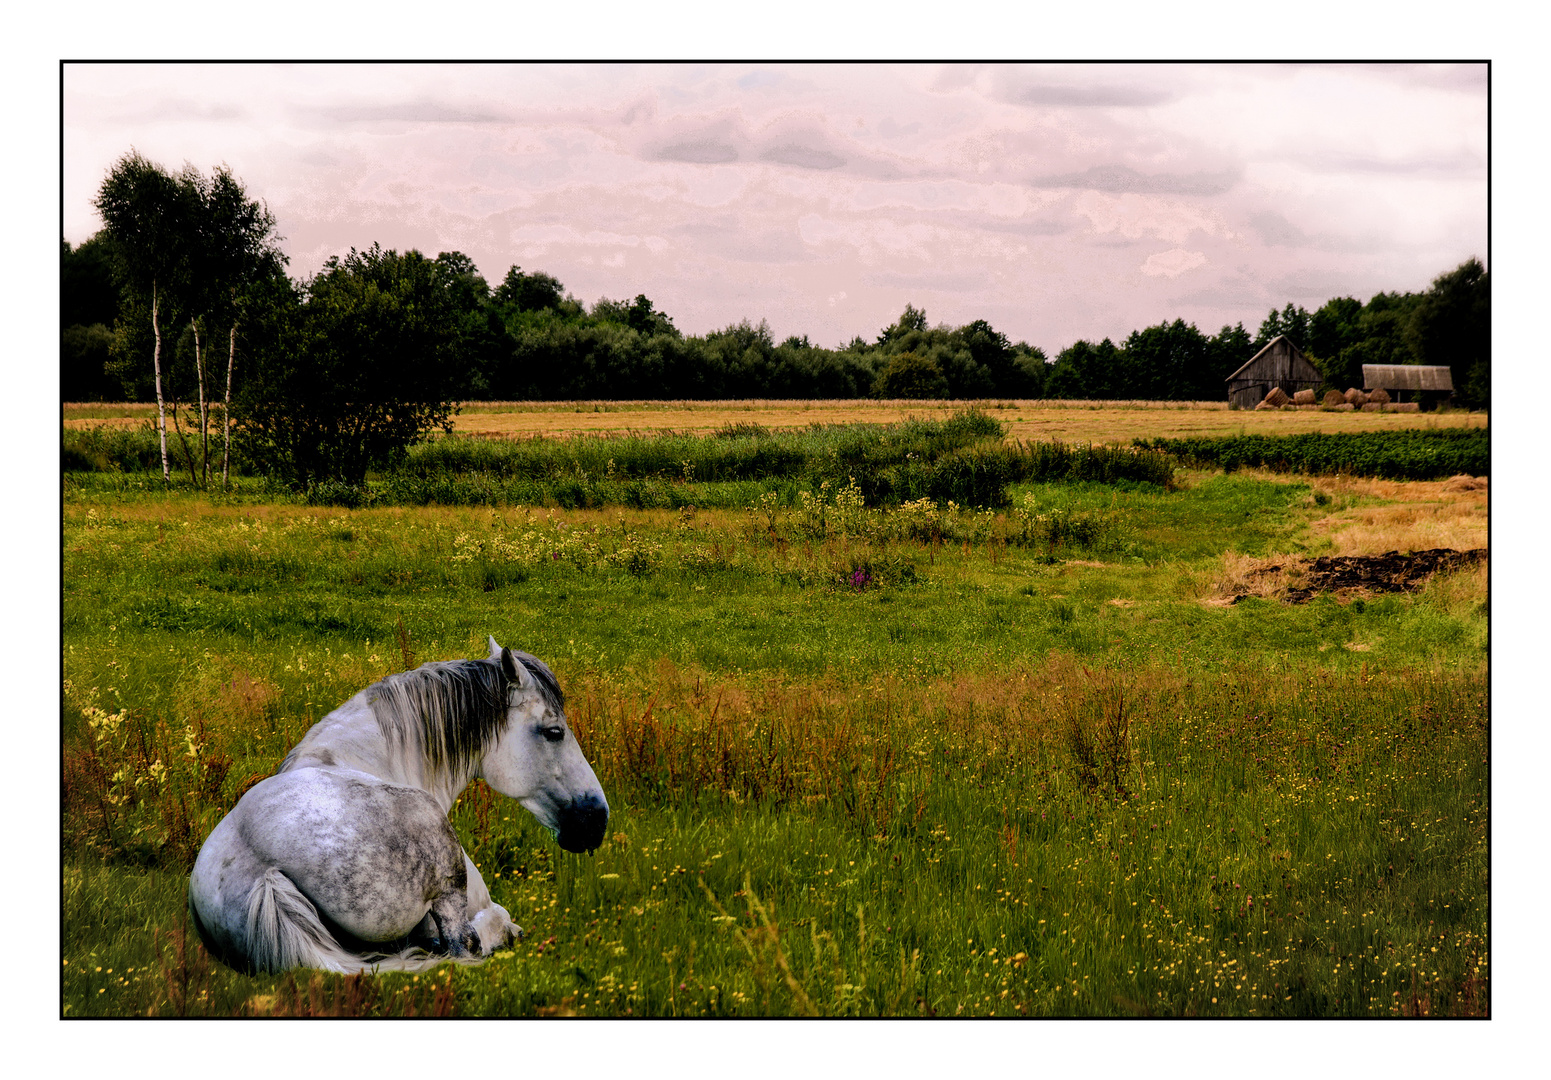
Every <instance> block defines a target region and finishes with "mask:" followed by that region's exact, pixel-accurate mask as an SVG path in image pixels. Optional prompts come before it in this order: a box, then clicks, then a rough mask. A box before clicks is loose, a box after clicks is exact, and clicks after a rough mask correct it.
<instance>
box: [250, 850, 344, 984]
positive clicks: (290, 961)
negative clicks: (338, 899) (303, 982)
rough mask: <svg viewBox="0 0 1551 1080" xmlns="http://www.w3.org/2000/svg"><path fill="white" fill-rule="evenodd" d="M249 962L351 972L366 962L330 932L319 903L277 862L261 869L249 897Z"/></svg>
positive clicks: (270, 967) (258, 967) (265, 967)
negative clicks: (316, 905) (319, 910)
mask: <svg viewBox="0 0 1551 1080" xmlns="http://www.w3.org/2000/svg"><path fill="white" fill-rule="evenodd" d="M247 939H248V962H249V963H250V964H252V966H253V970H254V971H258V972H263V971H276V972H278V971H287V970H289V969H291V968H294V967H309V968H321V969H323V970H324V971H339V972H344V973H346V974H353V973H355V972H358V971H365V970H367V969H368V968H369V967H370V965H368V964H365V963H363V962H362V959H361V957H359V956H357V955H355V954H354V953H352V952H350V951H349V950H347V949H346V948H344V946H342V945H340V944H339V942H337V941H335V940H334V935H333V934H331V933H329V931H328V928H327V927H326V926H324V925H323V920H322V919H320V918H318V909H317V908H315V907H313V906H312V901H311V900H309V899H307V897H305V896H304V895H302V891H301V890H300V889H298V888H297V887H296V883H295V882H293V881H292V880H291V879H290V878H288V877H286V876H285V874H284V873H283V872H282V871H281V870H280V868H279V867H277V866H271V867H270V868H269V869H268V870H266V871H264V874H263V876H262V877H260V878H259V879H258V881H257V882H256V883H255V884H254V886H253V892H252V893H251V894H250V895H249V897H248V933H247Z"/></svg>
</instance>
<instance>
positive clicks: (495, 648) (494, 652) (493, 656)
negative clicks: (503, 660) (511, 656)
mask: <svg viewBox="0 0 1551 1080" xmlns="http://www.w3.org/2000/svg"><path fill="white" fill-rule="evenodd" d="M500 656H501V646H499V645H497V644H496V643H495V635H494V634H491V635H490V655H489V656H487V657H485V659H486V660H498V659H500Z"/></svg>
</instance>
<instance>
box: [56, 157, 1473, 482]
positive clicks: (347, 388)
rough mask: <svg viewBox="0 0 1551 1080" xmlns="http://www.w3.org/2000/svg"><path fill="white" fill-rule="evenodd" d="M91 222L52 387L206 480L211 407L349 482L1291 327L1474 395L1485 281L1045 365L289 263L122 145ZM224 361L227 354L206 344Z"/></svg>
mask: <svg viewBox="0 0 1551 1080" xmlns="http://www.w3.org/2000/svg"><path fill="white" fill-rule="evenodd" d="M96 206H97V209H98V210H99V212H100V213H101V215H102V218H103V222H104V228H103V230H102V231H101V232H99V233H98V234H97V235H95V236H93V237H92V238H91V239H89V240H87V241H86V242H84V243H82V244H81V245H79V246H77V247H72V246H71V245H70V244H69V243H64V244H63V249H62V267H61V286H62V298H63V303H62V323H63V325H62V328H61V329H62V335H61V392H62V396H63V399H64V400H68V401H93V400H129V401H156V402H158V431H159V433H160V434H161V439H162V444H163V447H164V453H163V458H164V462H163V471H164V474H170V466H169V464H168V462H167V460H166V455H165V445H166V440H167V439H168V438H169V437H171V438H174V439H180V440H183V442H184V445H185V448H186V449H187V450H188V451H189V452H188V453H186V454H185V455H183V459H184V460H187V461H189V462H195V461H197V462H198V465H197V466H196V465H193V464H190V465H189V469H190V471H191V474H192V475H193V478H194V480H195V481H196V482H197V483H200V484H207V483H209V482H210V473H211V470H212V467H213V453H214V450H213V449H212V439H215V435H214V433H213V431H212V424H213V423H214V422H215V420H216V418H217V417H218V418H219V423H220V434H219V438H218V439H215V441H216V442H218V443H219V447H220V460H221V463H222V472H223V475H224V474H225V471H226V469H227V467H228V463H229V460H230V444H231V439H232V437H233V435H234V434H235V437H236V438H238V439H240V440H242V441H243V443H244V447H245V449H246V450H247V451H248V452H249V454H250V456H251V458H252V459H253V460H255V461H259V462H263V463H265V464H266V467H268V468H270V469H272V470H273V471H276V472H278V473H281V474H283V475H286V476H288V477H290V478H292V479H293V480H296V481H299V482H303V483H305V482H307V481H309V480H310V479H312V478H316V477H319V476H325V475H330V476H345V477H352V478H355V479H357V480H358V479H359V478H360V477H362V476H364V474H365V470H366V468H367V467H368V466H369V465H370V464H371V463H379V462H382V461H384V460H386V459H387V458H388V457H391V456H392V455H393V454H394V453H396V452H398V451H399V450H401V449H402V447H403V446H404V445H406V444H407V442H408V441H410V440H412V439H413V438H415V437H417V436H419V435H421V434H424V433H425V432H427V431H429V430H434V429H436V428H442V429H447V428H449V426H450V418H451V415H452V413H453V412H454V410H455V407H456V406H455V403H456V402H458V401H466V400H577V399H584V400H585V399H610V398H615V399H618V398H659V399H661V398H700V399H714V398H858V397H866V396H877V397H888V398H957V399H967V398H987V397H1016V398H1038V397H1046V398H1101V399H1114V398H1121V399H1154V400H1216V399H1220V398H1221V397H1222V396H1223V395H1224V393H1225V384H1224V380H1225V378H1226V377H1227V375H1228V374H1230V373H1231V372H1232V371H1234V370H1235V369H1237V368H1238V367H1239V366H1240V365H1242V364H1243V363H1244V362H1245V361H1246V360H1248V359H1249V358H1250V356H1251V355H1253V354H1254V352H1255V351H1257V350H1258V349H1259V348H1260V347H1262V346H1264V345H1265V344H1266V343H1268V342H1269V341H1270V340H1272V339H1273V338H1274V337H1276V336H1277V335H1278V334H1286V335H1287V336H1288V337H1289V338H1291V339H1292V341H1293V342H1294V344H1297V345H1298V346H1299V347H1300V348H1301V349H1303V351H1304V352H1305V353H1306V354H1307V355H1308V356H1309V357H1310V359H1311V360H1312V361H1313V362H1314V364H1315V365H1316V367H1318V368H1319V369H1320V371H1321V373H1322V374H1323V375H1324V376H1325V378H1326V380H1327V382H1328V384H1329V385H1330V386H1332V387H1335V388H1337V389H1344V388H1345V387H1346V386H1352V385H1358V386H1360V385H1361V365H1362V364H1364V363H1443V364H1448V365H1450V366H1451V367H1453V368H1454V371H1455V385H1456V387H1457V388H1459V390H1460V393H1459V395H1458V396H1459V398H1460V399H1461V400H1463V401H1465V402H1466V403H1467V404H1472V405H1484V404H1485V403H1486V399H1487V387H1488V366H1487V349H1486V342H1487V313H1488V281H1487V274H1486V271H1485V270H1484V268H1483V267H1482V266H1481V264H1480V263H1479V262H1478V261H1477V260H1474V259H1471V260H1469V261H1468V262H1466V263H1465V264H1463V265H1462V266H1460V267H1459V268H1458V269H1456V270H1454V271H1452V272H1450V273H1448V274H1444V275H1442V276H1441V277H1439V278H1438V279H1437V280H1436V281H1435V282H1434V283H1433V286H1432V288H1431V289H1429V290H1428V291H1426V292H1424V293H1417V294H1413V293H1406V294H1396V293H1380V294H1378V295H1377V296H1375V297H1373V299H1371V300H1370V301H1369V302H1368V303H1367V304H1363V303H1361V302H1359V301H1357V300H1355V299H1352V298H1350V297H1341V298H1337V299H1333V300H1331V301H1329V302H1328V303H1326V304H1325V305H1324V306H1322V307H1321V308H1319V309H1318V310H1317V311H1315V312H1313V313H1312V314H1310V313H1309V312H1307V311H1305V310H1304V309H1303V308H1301V307H1295V306H1293V305H1290V304H1289V305H1288V306H1287V307H1286V308H1285V309H1283V310H1282V311H1280V312H1278V311H1276V310H1272V311H1271V312H1270V313H1269V314H1268V316H1267V318H1266V320H1265V322H1264V323H1263V324H1262V325H1261V327H1260V329H1259V332H1258V333H1257V334H1256V335H1255V336H1254V337H1251V336H1250V335H1249V333H1248V332H1247V331H1246V330H1245V329H1244V327H1243V325H1242V324H1239V325H1235V326H1224V327H1223V328H1222V329H1221V331H1220V332H1219V333H1217V334H1216V335H1215V336H1210V337H1209V336H1207V335H1205V334H1203V333H1201V331H1199V330H1198V329H1197V328H1196V327H1195V326H1194V325H1192V324H1188V323H1186V322H1184V321H1183V320H1175V321H1173V322H1171V323H1163V324H1159V325H1157V326H1151V327H1147V328H1145V329H1142V330H1137V331H1134V332H1133V333H1132V334H1130V335H1129V336H1128V337H1127V338H1126V339H1124V340H1123V341H1122V342H1120V343H1119V344H1116V343H1114V342H1112V341H1111V340H1110V339H1108V338H1105V339H1104V340H1102V341H1100V342H1098V343H1097V344H1095V343H1091V342H1088V341H1078V342H1076V343H1074V344H1072V345H1071V346H1069V347H1067V348H1065V349H1063V350H1061V351H1060V353H1058V354H1057V356H1056V357H1055V358H1054V360H1051V359H1049V358H1047V356H1046V355H1045V353H1044V352H1043V351H1042V350H1041V349H1039V348H1038V347H1035V346H1031V345H1029V344H1028V343H1027V342H1023V341H1018V342H1013V341H1010V340H1009V339H1008V338H1007V337H1006V335H1004V334H1002V333H1001V332H1000V331H998V330H996V329H995V328H994V327H993V326H991V325H990V323H988V322H986V321H985V320H975V321H974V322H971V323H969V324H967V325H964V326H958V327H950V326H946V325H937V326H932V325H930V324H929V323H928V320H927V315H926V313H925V312H924V311H922V310H920V309H918V308H916V307H914V306H912V305H906V307H905V310H904V312H903V313H902V314H901V315H900V317H899V319H898V320H896V321H895V322H894V323H893V324H892V325H890V326H887V327H885V328H883V329H882V330H881V331H880V333H879V334H878V335H877V337H876V338H875V339H873V340H871V341H868V340H864V339H863V338H861V337H859V336H858V337H855V338H853V339H852V340H851V341H850V342H849V343H847V344H845V345H842V346H839V347H836V348H827V347H824V346H819V345H814V344H813V343H811V342H810V341H809V340H808V338H807V337H806V336H792V337H788V338H786V339H785V340H783V341H781V342H779V343H778V342H776V341H775V340H774V337H773V335H772V334H771V332H770V329H769V326H768V325H767V324H766V323H765V322H763V321H761V322H760V323H758V324H757V325H756V324H751V323H750V322H748V321H747V320H744V321H741V322H738V323H736V324H733V325H729V326H727V327H725V328H724V329H721V330H715V331H712V332H710V333H708V334H705V335H703V336H689V335H684V334H682V333H681V332H680V331H679V330H678V328H677V327H675V326H674V323H673V319H672V317H671V316H670V315H668V314H667V313H666V312H663V311H660V310H658V309H657V307H656V305H655V304H654V303H653V301H652V300H651V299H650V298H648V297H647V296H645V295H644V294H643V295H637V296H636V297H635V298H634V299H633V300H612V299H609V298H607V297H605V298H600V299H599V300H597V301H596V302H595V303H593V304H592V305H591V306H586V305H584V304H582V303H581V302H580V301H578V300H577V299H576V298H575V297H574V296H572V295H570V294H569V293H568V292H567V291H566V289H565V287H564V285H563V284H562V283H561V282H560V281H559V280H557V279H556V278H555V277H554V276H552V275H550V274H547V273H544V272H543V271H539V270H524V269H523V268H522V267H520V266H512V267H511V268H510V269H509V270H508V271H507V272H506V274H505V277H504V278H503V279H502V280H501V282H500V283H499V284H497V285H496V286H495V287H494V288H492V287H491V286H490V285H489V284H488V282H487V281H486V279H485V278H484V277H483V276H482V275H481V274H480V273H479V270H478V268H477V267H476V266H475V265H474V262H473V260H471V259H470V258H469V257H468V256H467V255H464V254H463V253H461V252H455V251H454V252H442V253H440V254H438V255H436V256H435V257H434V258H431V257H427V256H426V255H424V254H422V253H421V252H418V251H415V250H410V251H406V252H402V253H400V252H397V251H392V250H384V249H382V248H381V247H379V246H377V245H375V244H374V245H372V246H371V247H369V248H367V249H365V250H359V251H358V250H355V249H352V250H351V251H350V252H348V253H347V254H344V255H341V256H336V257H334V258H331V259H330V260H328V262H327V263H326V264H325V265H324V266H323V268H322V269H321V270H320V271H319V272H318V273H317V274H315V275H313V276H311V277H310V278H306V279H304V280H296V279H292V278H291V277H289V276H288V275H287V273H286V259H285V256H284V255H283V254H282V253H281V251H280V247H279V242H280V239H281V238H280V237H279V235H278V234H277V233H276V231H275V230H276V222H275V219H274V217H273V215H272V214H271V213H270V212H269V210H268V209H267V207H265V206H264V205H263V204H262V203H261V202H258V201H255V200H252V199H250V198H249V197H248V196H247V193H246V191H245V190H244V189H243V186H242V184H241V182H240V181H239V180H237V179H236V178H235V177H233V176H232V175H231V173H230V171H229V170H228V169H226V168H224V167H222V168H217V169H216V170H214V171H213V172H212V173H211V174H210V175H208V176H206V175H204V174H202V173H200V172H199V171H198V170H197V169H195V168H194V167H193V166H185V167H184V169H183V170H182V171H181V172H177V173H173V172H170V171H168V170H166V169H164V168H162V167H161V166H159V165H157V164H155V163H153V162H150V161H148V160H146V159H145V158H144V157H142V156H141V155H139V154H138V153H136V152H134V151H131V152H130V153H128V154H126V155H125V156H124V157H122V158H121V159H120V160H119V161H118V162H116V163H115V164H114V166H113V168H112V169H111V170H110V171H109V173H108V175H107V177H106V178H105V179H104V181H103V183H102V186H101V187H100V189H99V192H98V196H97V199H96ZM223 354H224V355H223Z"/></svg>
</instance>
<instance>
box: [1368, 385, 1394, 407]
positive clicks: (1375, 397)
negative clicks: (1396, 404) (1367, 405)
mask: <svg viewBox="0 0 1551 1080" xmlns="http://www.w3.org/2000/svg"><path fill="white" fill-rule="evenodd" d="M1368 400H1369V401H1376V402H1378V403H1379V404H1380V405H1388V404H1389V401H1390V397H1389V391H1388V390H1386V389H1384V387H1382V386H1381V387H1379V388H1378V389H1377V390H1375V391H1374V392H1373V393H1371V394H1369V395H1368Z"/></svg>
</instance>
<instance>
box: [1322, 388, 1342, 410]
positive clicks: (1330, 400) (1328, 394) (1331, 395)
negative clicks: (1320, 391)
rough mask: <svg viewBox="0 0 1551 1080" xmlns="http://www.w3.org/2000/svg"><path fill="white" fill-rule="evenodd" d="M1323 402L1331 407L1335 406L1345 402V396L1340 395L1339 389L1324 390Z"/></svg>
mask: <svg viewBox="0 0 1551 1080" xmlns="http://www.w3.org/2000/svg"><path fill="white" fill-rule="evenodd" d="M1325 404H1326V405H1328V406H1330V407H1331V408H1335V406H1337V405H1344V404H1346V398H1345V397H1343V396H1342V394H1341V391H1339V390H1326V391H1325Z"/></svg>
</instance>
